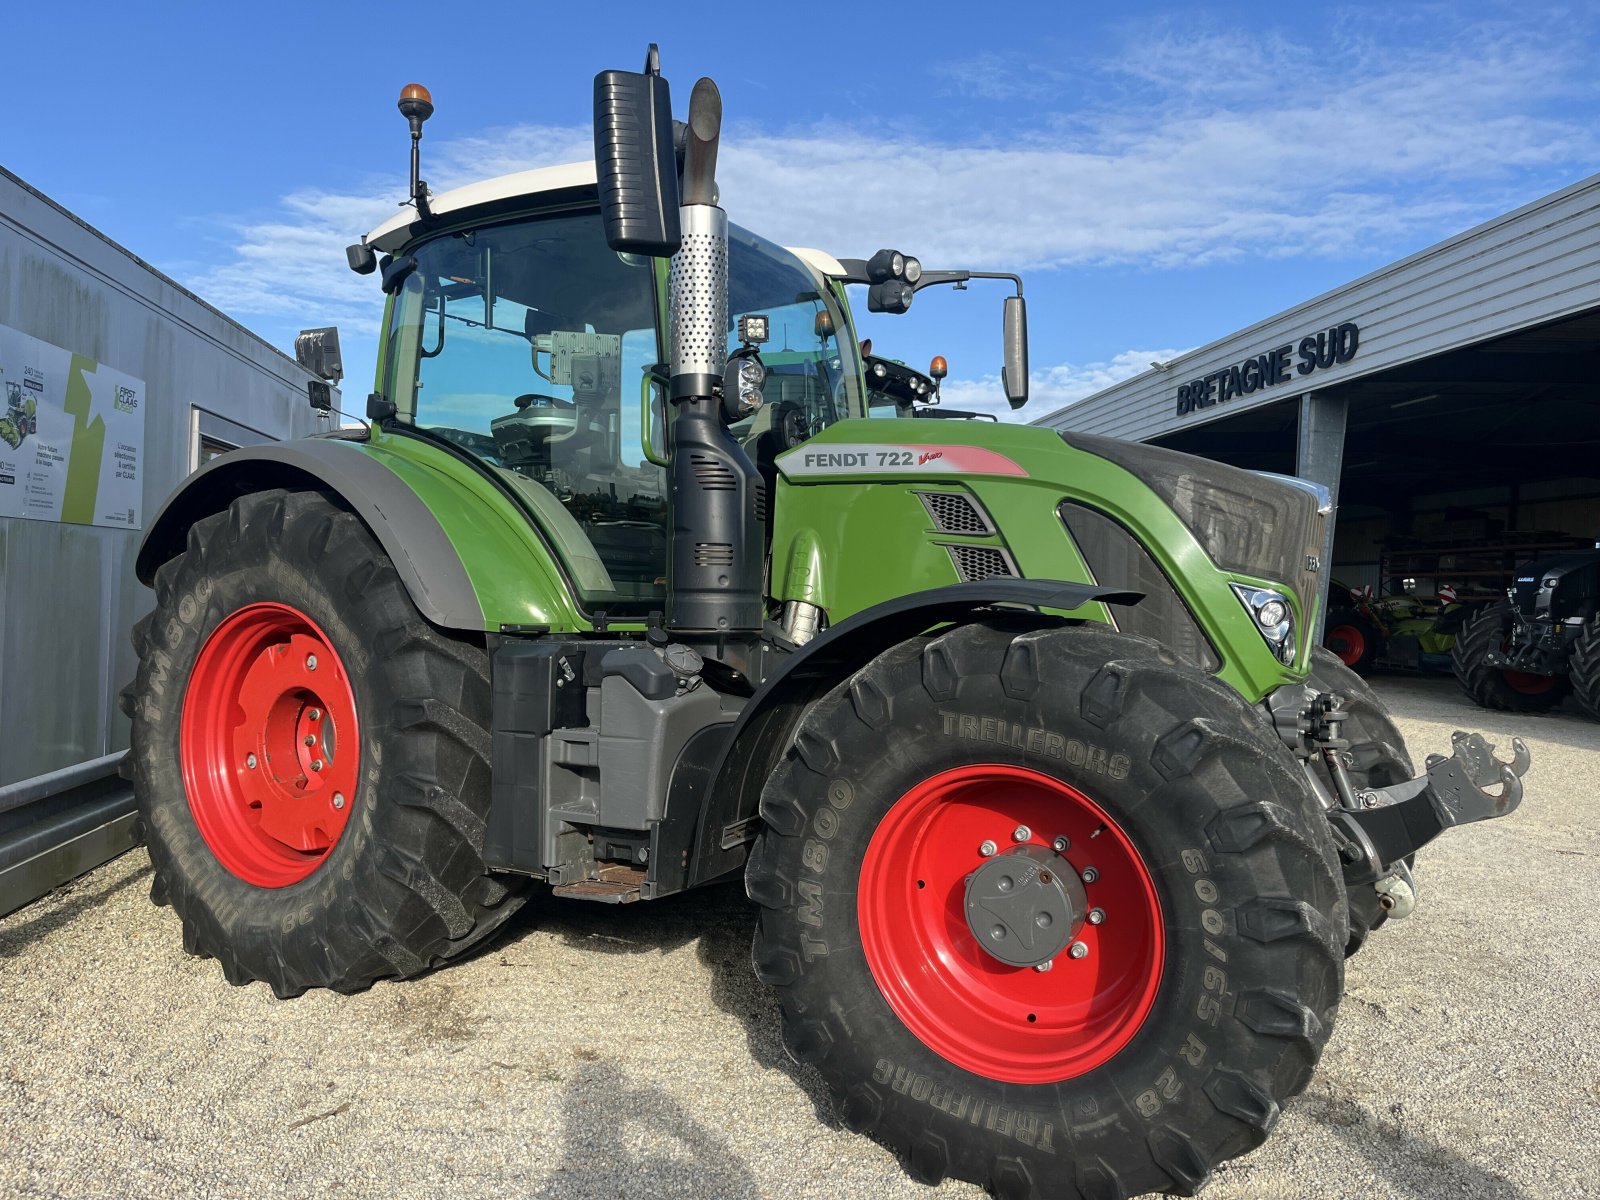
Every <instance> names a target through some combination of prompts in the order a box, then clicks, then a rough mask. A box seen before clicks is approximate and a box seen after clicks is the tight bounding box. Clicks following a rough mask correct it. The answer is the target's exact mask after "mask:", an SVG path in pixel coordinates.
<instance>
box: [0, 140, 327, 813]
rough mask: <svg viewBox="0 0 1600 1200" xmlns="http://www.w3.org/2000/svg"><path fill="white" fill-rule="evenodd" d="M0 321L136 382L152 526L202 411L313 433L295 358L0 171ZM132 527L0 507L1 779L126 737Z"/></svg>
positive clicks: (137, 597)
mask: <svg viewBox="0 0 1600 1200" xmlns="http://www.w3.org/2000/svg"><path fill="white" fill-rule="evenodd" d="M0 325H8V326H10V327H11V328H13V329H17V330H20V331H22V332H23V333H26V334H28V335H30V336H32V337H36V338H39V339H41V340H43V341H46V342H50V343H52V344H54V345H56V346H60V347H62V348H64V349H67V350H70V351H72V352H73V353H75V354H81V355H85V356H87V357H89V358H93V359H95V360H96V361H97V362H100V363H103V364H105V365H106V366H109V367H112V368H115V369H116V370H119V371H124V372H126V373H128V374H129V375H133V376H135V377H136V378H138V379H142V380H143V381H144V383H145V407H146V411H145V429H144V438H145V441H144V462H143V471H144V494H143V515H144V520H145V521H146V522H148V521H150V520H152V519H153V518H154V516H155V514H156V512H157V510H158V508H159V506H160V504H161V502H162V500H163V499H165V497H166V495H167V493H168V492H170V491H171V490H172V488H173V487H174V485H176V484H177V482H178V481H179V480H180V479H181V478H183V476H184V475H186V474H187V473H188V470H189V462H190V454H191V452H192V451H191V441H190V434H191V424H192V413H193V408H194V407H195V406H199V407H201V408H204V409H206V410H208V411H210V412H212V413H215V414H217V415H219V416H221V417H224V418H226V419H228V420H230V421H234V422H237V423H238V424H240V425H244V426H247V427H248V428H250V429H252V430H257V431H260V432H261V433H263V434H265V435H267V436H269V437H275V438H290V437H300V436H304V435H305V434H308V433H313V432H315V431H316V429H317V424H316V417H315V415H314V414H313V413H312V412H311V411H310V409H309V408H308V407H307V405H306V380H307V376H306V374H305V373H304V372H303V371H302V370H301V369H300V368H299V367H298V366H297V365H296V364H295V363H294V361H293V360H292V359H289V358H287V357H285V356H284V355H283V354H280V353H279V352H278V351H276V350H274V349H273V348H272V347H271V346H269V345H268V344H267V343H265V342H263V341H262V340H261V339H259V338H257V337H256V336H255V335H254V334H252V333H250V332H249V331H248V330H246V329H244V328H243V327H242V326H240V325H238V324H236V323H235V322H233V321H230V320H229V319H228V318H226V317H224V316H223V315H222V314H221V313H219V312H218V311H216V310H215V309H213V308H211V307H209V306H208V305H206V304H205V303H203V302H202V301H200V300H199V299H198V298H196V297H195V296H193V295H192V294H190V293H189V292H187V291H185V290H184V289H182V288H181V287H179V286H178V285H177V284H175V283H174V282H173V281H172V280H170V279H167V278H166V277H165V276H163V275H160V274H159V273H157V272H156V271H154V270H152V269H151V268H150V267H149V266H147V265H146V264H144V263H142V262H140V261H139V260H138V259H137V258H135V257H134V256H133V255H131V254H129V253H128V252H127V251H125V250H123V249H121V248H120V247H118V246H116V245H115V244H114V243H112V242H110V241H108V240H107V239H105V238H104V237H103V236H101V235H100V234H98V233H96V232H95V231H94V230H92V229H90V228H89V227H88V226H87V225H84V224H83V223H82V222H80V221H78V220H77V219H76V218H74V217H73V216H72V215H71V214H70V213H68V212H67V211H66V210H64V209H62V208H60V207H59V206H57V205H56V204H54V203H53V202H51V201H50V200H48V199H47V198H45V197H44V196H42V195H40V194H39V193H38V192H35V191H34V190H33V189H31V188H29V187H28V186H27V185H26V184H24V183H23V182H22V181H21V180H19V179H17V178H16V177H15V176H13V175H10V174H9V173H7V172H5V171H4V170H0ZM139 537H140V532H139V531H130V530H121V529H110V528H99V527H90V526H83V525H67V524H57V523H53V522H46V521H35V520H24V519H22V518H7V517H0V786H3V785H5V784H8V783H13V782H15V781H17V780H21V779H29V778H32V777H33V776H36V775H42V774H44V773H46V772H48V771H54V770H58V769H60V768H63V767H67V766H71V765H73V764H76V763H79V762H83V761H85V760H87V759H93V758H97V757H99V756H101V755H104V754H108V753H111V752H112V751H115V750H120V749H123V748H125V747H126V746H127V743H128V721H127V719H126V718H125V717H123V715H122V714H121V712H120V711H119V710H118V709H117V706H116V694H117V691H118V689H120V688H121V687H122V685H123V684H125V683H127V682H128V681H129V680H130V679H132V677H133V670H134V660H133V650H132V647H131V646H130V644H129V641H128V630H129V627H130V626H131V625H132V623H133V621H134V620H135V619H136V618H137V617H139V616H140V615H142V614H143V613H144V612H145V611H147V610H148V608H149V607H150V604H151V599H150V593H149V592H148V591H147V590H146V589H145V588H144V587H142V586H141V585H140V584H139V582H138V581H137V580H136V579H135V578H134V576H133V559H134V555H135V553H136V551H137V549H138V544H139Z"/></svg>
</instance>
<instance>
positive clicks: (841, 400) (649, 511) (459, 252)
mask: <svg viewBox="0 0 1600 1200" xmlns="http://www.w3.org/2000/svg"><path fill="white" fill-rule="evenodd" d="M586 168H587V181H586V183H579V184H578V186H577V187H576V188H574V187H573V186H572V181H573V180H574V179H578V180H582V179H584V176H585V173H586V170H585V169H586ZM593 178H594V175H593V165H592V164H579V165H575V166H571V167H560V168H555V169H553V170H546V171H533V172H525V173H522V174H519V175H512V176H507V177H505V178H503V179H496V180H490V181H487V182H485V183H479V184H474V185H472V186H471V187H468V188H463V189H460V190H459V191H457V192H451V193H446V194H445V195H443V196H440V197H438V198H435V199H434V200H433V201H432V202H431V204H430V212H431V214H432V220H431V221H427V222H416V221H415V220H414V219H413V220H412V221H407V220H406V219H405V218H397V219H396V220H394V221H391V222H389V223H388V224H387V225H385V226H383V227H381V228H380V229H378V230H376V231H375V232H374V233H373V234H372V235H370V236H369V238H368V239H367V244H368V245H370V246H374V247H376V248H378V249H380V250H384V251H386V252H388V255H389V257H388V258H387V260H386V264H385V266H384V268H383V283H384V288H385V290H386V291H387V292H388V293H389V294H390V297H391V299H390V303H389V305H388V310H387V317H386V328H385V334H384V341H383V348H382V351H381V362H380V366H379V380H380V383H379V392H378V398H377V399H376V400H375V401H374V405H375V413H374V415H377V416H379V417H380V418H381V419H382V422H383V425H384V427H385V429H386V431H388V432H391V433H396V434H400V435H402V436H415V437H420V438H423V439H426V440H428V441H432V442H436V443H442V444H443V445H445V446H446V447H447V448H448V449H449V451H450V452H451V453H454V454H458V455H464V456H468V457H470V458H472V459H474V460H476V462H477V463H479V464H481V465H484V466H487V467H488V468H489V469H490V470H491V471H492V473H493V475H494V476H495V477H496V478H497V479H498V480H499V481H500V482H501V483H502V484H503V485H504V486H505V487H506V488H508V489H509V490H511V491H512V492H513V493H514V494H515V496H516V497H517V498H518V499H519V500H520V501H521V502H522V503H523V505H524V506H525V507H526V508H527V509H528V510H529V511H530V513H531V515H532V516H533V518H534V520H535V521H536V522H537V523H538V524H539V526H540V527H541V528H542V530H543V531H544V532H545V534H546V536H548V537H549V538H550V539H551V540H552V542H553V543H554V546H555V549H556V550H557V552H558V553H559V554H560V556H561V557H562V559H563V561H564V563H565V565H566V566H567V568H568V571H569V572H570V573H571V576H572V579H573V581H574V583H575V584H576V586H577V591H578V592H579V595H580V599H581V601H582V602H583V604H584V605H585V607H589V608H601V609H605V610H607V611H608V612H610V613H612V614H613V615H618V616H624V615H628V614H643V613H645V612H647V611H650V610H653V609H659V608H660V607H661V606H662V603H663V602H664V600H665V597H666V593H665V569H666V558H667V542H668V532H669V524H668V516H667V490H668V480H667V472H666V457H665V448H666V431H665V429H664V427H663V419H664V413H663V404H662V392H663V391H664V389H665V385H666V383H667V363H666V357H667V356H666V354H665V352H664V350H663V347H664V346H665V345H666V342H667V338H668V336H669V333H668V329H667V324H666V319H667V314H666V312H665V311H664V305H663V293H664V290H665V285H666V270H665V267H666V264H665V260H662V259H657V258H647V257H644V256H642V255H634V254H628V253H619V252H616V251H613V250H611V249H610V248H609V247H608V246H607V244H606V239H605V234H604V230H603V228H602V222H601V214H600V210H599V205H598V200H597V199H596V198H595V197H594V190H593V182H592V181H593ZM575 196H576V198H577V202H576V203H574V199H575ZM584 199H587V201H588V203H587V204H585V203H584ZM508 208H512V209H521V210H523V211H521V212H515V211H513V212H511V213H509V214H508V211H507V210H508ZM418 225H421V226H423V228H421V229H420V230H419V228H418ZM728 259H729V261H728V290H729V313H730V320H729V328H728V329H727V330H726V331H725V335H724V336H725V340H726V342H727V345H726V348H725V352H732V351H734V350H736V349H738V347H739V345H740V342H739V339H738V327H739V320H740V318H742V317H746V316H753V315H759V316H763V317H765V318H766V322H767V326H768V336H769V339H770V340H769V342H768V343H767V344H766V345H764V346H763V348H762V349H763V354H762V363H763V365H764V367H765V372H766V374H765V379H764V382H763V384H762V387H761V391H762V395H763V400H764V402H763V403H762V404H760V405H759V406H758V407H757V408H755V409H754V410H753V411H752V412H750V413H749V414H748V415H746V416H744V417H743V418H742V419H740V420H739V421H737V422H734V423H733V424H732V425H731V426H730V430H729V432H730V433H731V435H732V436H733V437H734V438H735V439H737V440H738V441H739V442H741V443H742V444H743V445H744V447H745V448H746V451H747V452H748V453H749V454H750V456H751V457H752V458H753V459H754V460H755V461H756V463H757V465H758V466H763V467H769V468H770V464H771V463H772V461H773V460H774V459H775V458H776V456H777V455H778V454H781V453H782V452H784V451H786V450H789V449H793V448H794V447H795V446H797V445H799V444H800V443H801V442H803V441H805V440H806V439H808V438H810V437H812V436H813V435H815V434H816V433H819V432H821V431H822V430H823V429H826V428H827V427H829V426H830V425H833V424H835V423H837V422H839V421H842V420H845V419H848V418H850V417H859V416H863V415H865V400H864V395H865V393H864V390H863V384H862V369H861V362H860V357H859V354H858V351H857V346H856V342H855V339H854V338H853V337H852V336H850V334H849V332H848V331H849V330H850V328H851V325H850V321H849V315H848V311H847V309H846V308H845V305H844V301H843V297H842V295H841V294H840V292H839V289H838V288H837V286H836V285H834V284H833V283H832V282H831V281H830V280H828V279H827V278H826V277H825V276H824V275H822V274H821V273H819V272H818V271H816V270H815V269H813V268H812V267H811V266H809V265H808V264H807V263H806V262H805V261H804V260H802V258H801V257H799V256H798V255H797V254H796V253H794V252H792V251H790V250H786V249H784V248H783V247H781V246H778V245H775V244H774V243H772V242H769V241H767V240H766V239H765V238H762V237H759V236H758V235H756V234H753V233H750V232H748V231H746V230H743V229H739V228H737V227H734V228H733V229H731V230H730V236H729V255H728ZM837 330H845V331H846V333H845V335H844V336H843V337H840V336H837V334H836V331H837Z"/></svg>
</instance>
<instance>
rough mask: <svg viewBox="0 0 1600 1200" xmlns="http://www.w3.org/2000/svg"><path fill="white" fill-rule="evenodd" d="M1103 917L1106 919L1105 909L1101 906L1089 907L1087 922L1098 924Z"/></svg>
mask: <svg viewBox="0 0 1600 1200" xmlns="http://www.w3.org/2000/svg"><path fill="white" fill-rule="evenodd" d="M1105 919H1106V910H1105V909H1103V908H1091V909H1090V910H1089V924H1091V925H1099V924H1100V923H1101V922H1103V921H1104V920H1105Z"/></svg>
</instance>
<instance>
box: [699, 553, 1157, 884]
mask: <svg viewBox="0 0 1600 1200" xmlns="http://www.w3.org/2000/svg"><path fill="white" fill-rule="evenodd" d="M1143 598H1144V597H1143V594H1142V593H1140V592H1128V591H1121V590H1117V589H1113V588H1103V587H1096V586H1094V585H1093V584H1086V583H1063V582H1061V581H1059V580H1053V579H1016V578H1003V577H1000V576H996V577H993V578H990V579H986V580H983V581H981V582H975V583H958V584H954V585H951V586H949V587H940V588H933V589H930V590H928V591H923V592H913V593H911V594H910V595H907V596H899V597H896V598H895V599H893V600H888V601H885V602H884V603H882V604H876V605H873V606H872V607H871V608H867V609H863V610H862V611H861V612H858V613H856V614H855V615H853V616H851V617H849V618H847V619H846V620H843V621H841V622H839V624H837V625H835V626H833V627H832V628H831V629H829V630H827V631H826V632H825V633H822V634H820V635H819V636H817V637H816V638H813V639H812V640H811V641H810V642H807V643H806V644H805V645H804V646H802V647H801V648H800V649H799V650H797V651H795V652H794V653H793V654H791V655H789V656H788V657H787V658H785V659H783V660H782V661H781V662H780V663H779V664H778V666H777V669H776V670H775V671H774V672H773V673H771V674H769V675H768V676H767V678H766V679H765V681H764V682H763V683H762V685H761V687H760V688H759V689H758V690H757V691H756V693H755V695H754V696H752V697H751V698H750V701H749V703H747V704H746V705H745V706H744V708H743V710H742V711H741V712H740V714H739V719H738V721H736V722H735V723H734V724H733V725H732V726H730V727H729V728H728V732H727V735H726V736H725V737H724V738H721V739H718V744H716V745H715V746H707V747H706V748H705V750H704V751H703V753H702V756H701V757H702V761H701V762H700V763H698V764H687V763H680V764H679V769H680V770H681V771H685V774H686V777H687V778H690V779H693V780H696V781H697V782H698V781H701V780H708V781H711V782H710V783H709V785H702V786H701V787H699V788H697V789H696V790H700V791H701V794H702V795H703V797H704V799H703V804H702V809H701V813H700V823H699V825H700V827H699V831H698V836H697V840H696V844H695V848H694V854H693V858H692V860H691V863H690V869H689V870H690V878H689V882H690V884H691V886H692V885H693V884H697V883H704V882H707V881H709V880H711V879H715V878H716V877H718V876H719V875H724V874H726V873H728V872H729V871H732V870H736V869H737V868H738V867H739V866H740V865H741V864H742V863H743V862H744V859H745V855H746V853H747V846H748V844H749V842H750V841H751V840H752V839H753V838H754V836H755V826H756V822H755V820H754V818H755V816H756V808H757V805H758V803H759V801H760V798H761V788H762V786H763V785H764V784H765V782H766V779H767V777H768V776H769V775H770V774H771V773H772V771H773V769H774V768H775V767H776V766H777V763H778V760H779V758H780V757H781V755H782V754H783V752H784V749H785V748H786V747H787V746H788V744H789V742H790V740H791V739H792V737H793V735H794V730H795V727H796V726H797V725H798V724H799V723H800V719H801V717H802V716H803V715H804V714H805V711H806V709H807V708H808V707H809V706H810V703H811V702H812V701H813V700H814V699H816V698H817V697H818V696H820V695H821V694H822V693H823V692H826V691H827V690H829V689H831V688H832V687H834V686H836V685H837V684H838V683H840V682H841V681H843V680H844V679H846V678H848V677H849V676H850V675H851V674H852V673H854V672H855V671H858V670H860V669H861V668H862V667H864V666H866V664H867V663H869V662H870V661H872V659H874V658H875V657H877V656H878V655H879V654H881V653H882V652H883V651H885V650H887V649H888V648H889V647H891V646H894V645H896V644H898V643H900V642H903V641H905V640H906V639H907V638H909V637H915V636H916V635H917V634H919V633H923V632H925V631H927V630H929V629H932V628H933V627H934V626H936V625H945V624H962V623H965V622H970V621H975V620H978V619H979V618H981V617H984V616H987V615H990V614H992V613H995V612H1003V611H1005V609H1004V607H1003V606H1020V607H1024V608H1030V609H1033V610H1035V611H1037V612H1041V613H1053V614H1073V615H1075V616H1077V617H1083V616H1085V615H1086V614H1084V613H1082V612H1075V610H1080V609H1082V608H1083V606H1084V605H1089V604H1096V603H1098V604H1137V603H1138V602H1139V601H1140V600H1142V599H1143ZM707 764H709V767H710V769H709V770H707V769H706V767H707ZM674 782H676V777H675V779H674Z"/></svg>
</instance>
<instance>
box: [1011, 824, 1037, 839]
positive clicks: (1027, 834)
mask: <svg viewBox="0 0 1600 1200" xmlns="http://www.w3.org/2000/svg"><path fill="white" fill-rule="evenodd" d="M1032 836H1033V830H1031V829H1029V828H1028V827H1027V826H1026V825H1018V826H1017V827H1016V828H1015V829H1013V830H1012V831H1011V840H1012V841H1013V842H1025V841H1027V840H1028V839H1029V838H1031V837H1032Z"/></svg>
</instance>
